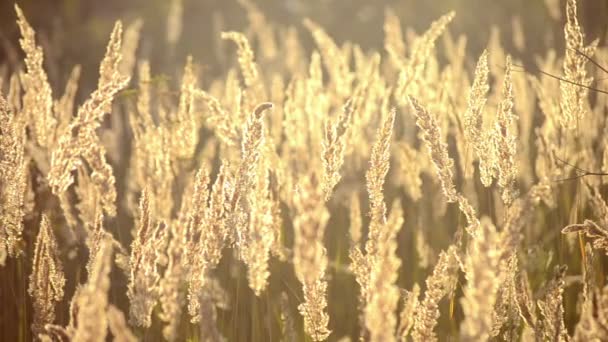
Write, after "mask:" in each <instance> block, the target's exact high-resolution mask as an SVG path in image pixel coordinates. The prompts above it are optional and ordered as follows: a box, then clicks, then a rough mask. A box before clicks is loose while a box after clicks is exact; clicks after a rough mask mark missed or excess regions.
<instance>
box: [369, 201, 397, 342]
mask: <svg viewBox="0 0 608 342" xmlns="http://www.w3.org/2000/svg"><path fill="white" fill-rule="evenodd" d="M403 222H404V218H403V209H402V208H401V202H400V201H399V200H395V202H394V203H393V205H392V210H391V213H390V216H389V218H388V220H387V222H386V224H385V226H384V227H382V229H381V231H380V232H379V234H378V235H377V241H376V248H377V250H376V254H375V255H372V257H373V259H372V266H371V267H370V268H371V272H370V275H369V278H370V279H369V289H368V291H369V301H368V302H367V305H366V307H365V313H364V318H365V325H366V327H367V330H368V331H369V337H370V341H396V336H395V333H396V331H395V328H396V327H397V317H396V316H395V313H396V310H397V306H398V304H399V299H400V295H399V288H398V287H397V285H396V284H395V283H396V282H397V277H398V275H399V266H400V265H401V260H400V259H399V258H398V257H397V233H398V232H399V230H400V229H401V226H402V225H403ZM368 257H369V256H368Z"/></svg>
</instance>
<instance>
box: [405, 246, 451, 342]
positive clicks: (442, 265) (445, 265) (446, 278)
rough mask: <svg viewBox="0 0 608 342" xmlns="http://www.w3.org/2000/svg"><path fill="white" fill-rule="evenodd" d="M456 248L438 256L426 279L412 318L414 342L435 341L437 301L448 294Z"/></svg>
mask: <svg viewBox="0 0 608 342" xmlns="http://www.w3.org/2000/svg"><path fill="white" fill-rule="evenodd" d="M456 253H457V252H456V247H455V246H454V245H452V246H450V247H449V248H448V250H447V251H442V252H441V253H440V254H439V260H438V261H437V264H436V265H435V268H434V269H433V274H431V275H430V276H429V277H428V278H427V279H426V292H425V293H424V299H422V301H420V303H419V305H418V310H417V311H416V314H415V316H414V326H413V330H412V338H413V339H414V341H425V342H426V341H436V340H437V336H436V335H435V332H434V330H435V326H436V325H437V319H439V301H440V300H441V299H442V298H443V297H444V296H445V295H447V294H448V293H449V291H450V282H451V280H452V278H453V277H454V276H455V273H456V271H457V267H458V262H457V260H456Z"/></svg>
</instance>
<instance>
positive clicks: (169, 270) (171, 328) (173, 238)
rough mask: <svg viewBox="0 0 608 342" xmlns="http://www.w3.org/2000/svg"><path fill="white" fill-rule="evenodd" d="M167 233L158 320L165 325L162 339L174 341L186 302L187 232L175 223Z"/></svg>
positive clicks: (169, 227) (160, 284)
mask: <svg viewBox="0 0 608 342" xmlns="http://www.w3.org/2000/svg"><path fill="white" fill-rule="evenodd" d="M166 229H167V231H168V240H169V243H168V245H167V252H166V258H167V267H166V268H165V272H164V274H163V276H162V278H161V279H160V281H159V283H158V289H159V302H160V308H161V312H160V313H159V318H160V320H161V321H163V322H164V323H165V326H164V327H163V337H164V338H165V339H166V340H168V341H175V340H176V339H177V338H178V334H179V325H180V322H181V316H182V311H183V306H184V304H185V301H186V293H185V291H184V289H183V288H184V286H183V285H184V283H185V281H186V276H187V274H188V271H189V267H188V258H187V255H188V250H187V249H184V246H186V245H187V239H186V237H187V230H186V229H185V227H182V226H181V225H178V224H176V223H174V224H172V225H170V226H168V227H166Z"/></svg>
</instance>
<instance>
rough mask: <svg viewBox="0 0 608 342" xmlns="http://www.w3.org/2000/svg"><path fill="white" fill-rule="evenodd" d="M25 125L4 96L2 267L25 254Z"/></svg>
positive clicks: (0, 123) (0, 114)
mask: <svg viewBox="0 0 608 342" xmlns="http://www.w3.org/2000/svg"><path fill="white" fill-rule="evenodd" d="M25 142H26V135H25V122H24V120H23V118H22V117H19V116H16V115H15V114H14V113H11V111H10V109H9V104H8V103H7V102H6V101H5V100H4V98H3V97H2V95H1V94H0V266H1V265H4V262H5V260H6V257H7V256H11V257H16V256H19V255H21V254H22V252H23V246H22V245H23V238H22V233H23V216H24V214H25V213H24V201H25V194H26V187H27V173H28V172H27V163H26V160H25V155H24V153H25Z"/></svg>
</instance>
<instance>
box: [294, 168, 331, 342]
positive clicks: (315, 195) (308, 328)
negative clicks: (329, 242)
mask: <svg viewBox="0 0 608 342" xmlns="http://www.w3.org/2000/svg"><path fill="white" fill-rule="evenodd" d="M294 208H295V213H294V218H293V226H294V232H295V240H294V247H293V263H294V268H295V272H296V277H297V278H298V280H299V281H300V282H301V283H302V290H303V292H304V303H302V304H300V305H299V306H298V309H299V311H300V313H301V314H302V317H304V331H305V332H306V333H307V334H308V335H309V336H310V337H311V338H312V339H313V340H314V341H324V340H326V339H327V337H328V336H329V334H330V333H331V331H330V330H328V329H327V326H328V323H329V315H328V314H327V312H326V311H325V308H326V306H327V298H326V296H327V293H326V292H327V281H326V280H325V272H326V269H327V262H328V260H327V252H326V250H325V247H323V236H324V233H325V225H326V223H327V220H328V219H329V213H328V211H327V209H326V208H325V202H324V201H323V192H322V191H321V189H320V187H319V186H318V184H316V179H315V175H314V174H312V175H311V176H309V177H304V178H302V179H301V180H300V182H299V184H298V188H297V190H296V193H295V198H294Z"/></svg>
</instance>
